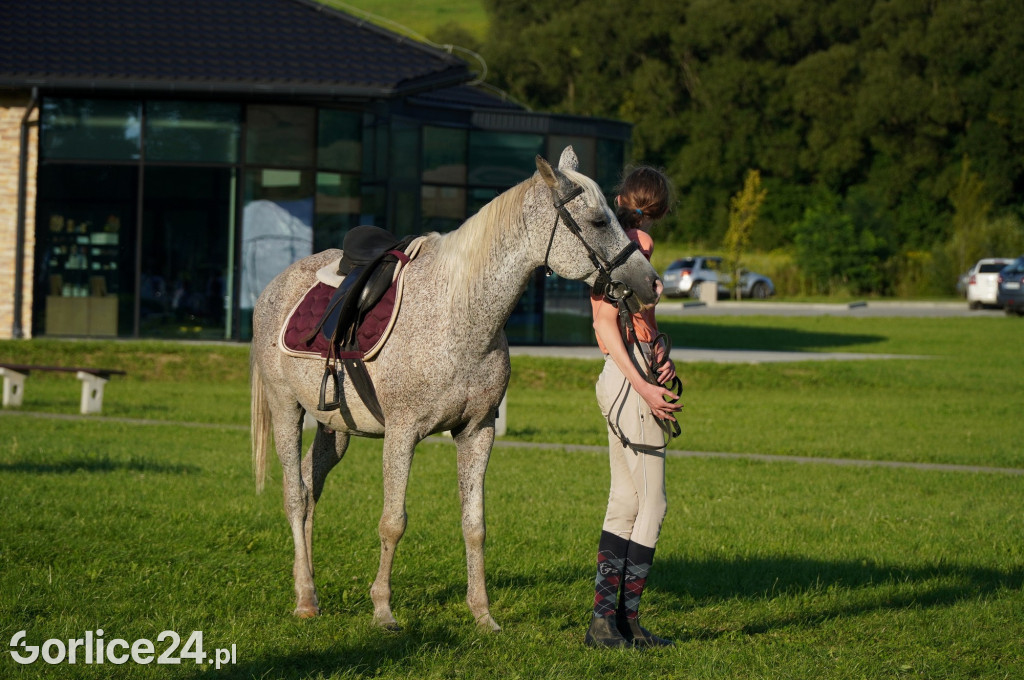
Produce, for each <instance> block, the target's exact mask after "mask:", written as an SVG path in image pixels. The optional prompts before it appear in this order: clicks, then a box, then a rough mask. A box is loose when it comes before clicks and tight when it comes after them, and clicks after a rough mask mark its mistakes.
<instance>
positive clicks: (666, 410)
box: [634, 380, 683, 422]
mask: <svg viewBox="0 0 1024 680" xmlns="http://www.w3.org/2000/svg"><path fill="white" fill-rule="evenodd" d="M634 388H635V389H636V391H637V394H639V395H640V397H641V398H642V399H643V400H644V401H645V402H647V405H648V406H649V407H650V409H651V413H653V414H654V417H655V418H658V419H660V420H671V421H673V422H675V416H674V415H673V414H674V413H675V412H676V411H678V410H679V409H681V408H683V405H682V404H677V403H672V402H671V401H665V400H666V399H671V400H672V401H678V399H679V395H678V394H674V393H672V392H671V391H669V390H667V389H666V388H664V387H662V386H661V385H653V384H651V383H649V382H647V381H646V380H645V381H643V382H642V383H641V384H639V385H634Z"/></svg>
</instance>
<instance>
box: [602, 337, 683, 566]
mask: <svg viewBox="0 0 1024 680" xmlns="http://www.w3.org/2000/svg"><path fill="white" fill-rule="evenodd" d="M643 351H649V348H648V347H647V346H646V345H644V344H643V343H640V344H637V345H633V346H632V353H633V360H634V363H636V365H637V367H638V368H639V370H640V373H641V375H643V374H645V373H647V369H646V364H645V362H642V361H639V359H640V352H643ZM597 403H598V404H599V405H600V407H601V413H602V414H604V417H605V419H606V420H607V422H608V450H609V456H610V463H611V491H610V492H609V495H608V510H607V511H606V513H605V517H604V527H603V528H604V530H605V531H608V532H610V533H613V534H615V535H616V536H619V537H621V538H624V539H626V540H629V541H632V542H634V543H639V544H641V545H644V546H647V547H650V548H653V547H655V545H656V543H657V542H658V534H659V533H660V532H661V523H662V521H663V520H664V519H665V512H666V510H667V508H668V503H667V499H666V496H665V448H666V437H665V431H664V430H662V428H661V426H660V425H659V424H658V422H657V420H656V418H655V417H654V414H653V413H652V412H651V409H650V407H649V406H648V405H647V402H645V401H644V400H643V399H642V398H641V397H640V395H638V394H637V393H636V391H635V390H633V388H632V386H630V384H629V381H628V380H626V378H625V376H624V375H622V371H620V370H619V367H618V366H616V365H615V362H614V361H613V360H612V359H611V357H605V362H604V370H603V371H602V372H601V377H600V378H598V380H597Z"/></svg>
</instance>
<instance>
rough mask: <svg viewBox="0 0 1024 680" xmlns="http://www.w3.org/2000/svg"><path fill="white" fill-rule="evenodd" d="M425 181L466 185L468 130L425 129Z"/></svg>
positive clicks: (426, 127)
mask: <svg viewBox="0 0 1024 680" xmlns="http://www.w3.org/2000/svg"><path fill="white" fill-rule="evenodd" d="M423 181H424V182H434V183H437V184H465V183H466V130H454V129H452V128H439V127H430V126H425V127H424V128H423Z"/></svg>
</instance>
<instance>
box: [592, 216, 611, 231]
mask: <svg viewBox="0 0 1024 680" xmlns="http://www.w3.org/2000/svg"><path fill="white" fill-rule="evenodd" d="M593 225H594V226H595V227H597V228H598V229H604V228H605V227H607V226H608V218H606V217H599V218H597V219H596V220H594V222H593Z"/></svg>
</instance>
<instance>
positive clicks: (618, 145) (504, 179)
mask: <svg viewBox="0 0 1024 680" xmlns="http://www.w3.org/2000/svg"><path fill="white" fill-rule="evenodd" d="M473 78H474V74H473V73H472V72H471V71H470V69H469V67H468V66H467V65H466V63H464V62H463V61H461V60H459V59H456V58H454V57H453V56H451V55H450V54H448V53H446V52H444V51H441V50H437V49H433V48H431V47H428V46H426V45H423V44H420V43H417V42H414V41H411V40H409V39H407V38H404V37H402V36H399V35H397V34H394V33H390V32H388V31H385V30H383V29H380V28H377V27H375V26H372V25H370V24H367V23H365V22H363V21H360V20H358V19H356V18H354V17H352V16H349V15H346V14H344V13H341V12H338V11H334V10H332V9H329V8H327V7H325V6H322V5H319V4H317V3H315V2H312V0H216V1H215V2H210V1H209V0H39V1H38V2H32V3H21V2H11V3H2V4H0V338H10V337H40V336H81V337H128V338H131V337H141V338H149V337H165V338H217V339H235V340H246V339H248V337H249V335H250V325H251V313H252V306H253V302H254V301H255V299H256V296H257V295H258V294H259V292H260V290H262V287H263V286H264V285H266V283H267V282H268V281H269V280H270V278H272V277H273V276H274V275H275V274H276V273H277V272H278V271H280V270H281V269H282V268H284V267H285V266H287V265H288V264H289V263H290V262H292V261H293V260H295V259H298V258H300V257H302V256H304V255H307V254H309V253H311V252H315V251H319V250H323V249H325V248H330V247H338V246H340V244H341V241H342V237H343V236H344V234H345V232H346V231H347V230H348V229H349V228H351V227H353V226H355V225H358V224H377V225H379V226H382V227H385V228H387V229H390V230H391V231H393V232H395V233H396V234H399V235H404V234H408V233H419V232H424V231H446V230H449V229H452V228H455V227H456V226H458V225H459V224H460V223H461V222H462V221H463V220H464V219H465V218H466V217H467V216H468V215H470V214H472V213H473V212H474V211H475V210H477V209H478V208H479V207H480V206H482V205H483V204H484V203H486V202H487V201H489V200H490V199H491V198H493V197H494V196H495V195H497V194H498V193H500V192H501V191H504V190H505V189H507V188H508V187H510V186H512V185H513V184H515V183H517V182H519V181H521V180H523V179H525V178H526V177H528V176H529V175H530V174H532V172H533V169H534V160H533V159H534V156H535V155H536V154H541V155H543V156H545V157H547V158H552V159H557V157H558V153H559V152H560V151H561V149H562V147H564V146H565V145H566V144H573V145H574V146H575V148H576V151H577V154H578V155H579V157H580V161H581V166H582V167H581V169H582V170H583V171H584V172H586V173H587V174H588V175H590V176H592V177H594V178H595V179H597V180H598V182H600V183H601V184H602V185H603V186H605V187H606V188H609V189H610V188H611V185H612V184H613V183H614V182H615V180H616V178H617V175H618V173H619V171H620V168H621V166H622V163H623V160H624V158H625V155H626V147H627V145H628V140H629V135H630V128H629V126H628V125H626V124H624V123H620V122H615V121H607V120H596V119H590V118H583V117H575V116H558V115H547V114H538V113H533V112H529V111H526V110H525V109H524V108H523V107H521V106H519V105H516V104H513V103H510V102H507V101H503V100H502V99H501V98H499V97H497V96H494V95H492V94H489V93H487V92H485V91H483V90H481V89H478V88H476V87H474V86H473V83H472V80H473ZM584 298H585V292H584V291H582V290H581V287H580V286H579V284H575V283H572V282H559V281H557V280H556V281H550V280H548V281H545V280H544V279H543V277H537V280H536V281H535V282H534V283H532V284H531V287H530V290H529V291H528V293H527V295H526V296H524V299H523V301H522V302H521V303H520V306H519V309H517V311H516V313H515V314H514V315H513V318H512V319H511V320H510V323H509V327H508V332H509V337H510V340H512V341H513V342H552V343H565V342H588V341H590V333H589V330H588V329H589V321H586V320H585V319H583V318H582V317H581V314H582V313H583V312H585V309H586V308H585V306H583V305H582V302H583V301H584ZM581 310H582V311H581ZM584 316H585V315H584Z"/></svg>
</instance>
